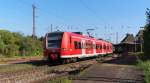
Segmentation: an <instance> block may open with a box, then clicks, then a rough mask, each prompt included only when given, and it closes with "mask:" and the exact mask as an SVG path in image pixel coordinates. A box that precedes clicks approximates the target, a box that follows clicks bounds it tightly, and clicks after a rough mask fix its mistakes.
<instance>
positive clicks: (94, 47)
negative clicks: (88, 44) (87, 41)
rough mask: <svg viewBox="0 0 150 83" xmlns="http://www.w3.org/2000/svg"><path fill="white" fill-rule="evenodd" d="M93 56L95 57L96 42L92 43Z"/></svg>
mask: <svg viewBox="0 0 150 83" xmlns="http://www.w3.org/2000/svg"><path fill="white" fill-rule="evenodd" d="M93 54H94V55H95V54H96V42H95V41H93Z"/></svg>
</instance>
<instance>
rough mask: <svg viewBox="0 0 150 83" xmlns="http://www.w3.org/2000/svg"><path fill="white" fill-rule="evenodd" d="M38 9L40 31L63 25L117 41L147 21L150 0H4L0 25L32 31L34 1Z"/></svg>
mask: <svg viewBox="0 0 150 83" xmlns="http://www.w3.org/2000/svg"><path fill="white" fill-rule="evenodd" d="M33 3H34V4H35V5H36V7H37V10H36V16H37V17H36V35H38V36H44V35H45V33H46V32H48V31H50V28H49V27H50V25H51V24H53V30H56V29H57V28H56V27H59V29H60V30H62V31H82V32H84V33H86V29H89V28H94V29H95V30H94V31H91V33H93V34H94V35H95V36H96V37H100V38H103V39H109V40H111V41H112V42H116V32H118V34H119V41H120V40H121V39H122V38H123V37H124V36H125V34H126V33H133V34H134V35H135V34H136V33H137V32H138V30H139V29H140V28H139V27H141V26H144V24H145V19H146V16H145V11H146V8H150V5H149V3H150V1H149V0H0V11H1V12H0V29H6V30H10V31H14V32H21V33H24V34H25V35H31V34H32V4H33Z"/></svg>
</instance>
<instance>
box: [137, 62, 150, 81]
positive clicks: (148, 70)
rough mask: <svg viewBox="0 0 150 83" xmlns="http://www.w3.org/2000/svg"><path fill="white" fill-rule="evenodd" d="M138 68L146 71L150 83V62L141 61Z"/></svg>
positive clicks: (146, 78) (146, 77) (146, 79)
mask: <svg viewBox="0 0 150 83" xmlns="http://www.w3.org/2000/svg"><path fill="white" fill-rule="evenodd" d="M138 66H140V67H141V68H142V69H143V70H144V74H145V81H146V83H150V61H140V60H139V62H138Z"/></svg>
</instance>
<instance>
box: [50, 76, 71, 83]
mask: <svg viewBox="0 0 150 83" xmlns="http://www.w3.org/2000/svg"><path fill="white" fill-rule="evenodd" d="M48 83H72V81H71V80H69V79H68V78H67V77H59V78H56V79H52V80H49V81H48Z"/></svg>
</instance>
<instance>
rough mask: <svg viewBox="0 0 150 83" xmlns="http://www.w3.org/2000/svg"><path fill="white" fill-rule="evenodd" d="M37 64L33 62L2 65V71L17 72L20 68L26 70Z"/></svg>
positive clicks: (0, 69)
mask: <svg viewBox="0 0 150 83" xmlns="http://www.w3.org/2000/svg"><path fill="white" fill-rule="evenodd" d="M33 67H35V66H33V65H31V64H14V65H2V66H0V73H6V72H7V73H9V72H16V71H18V70H24V69H29V68H33Z"/></svg>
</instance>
